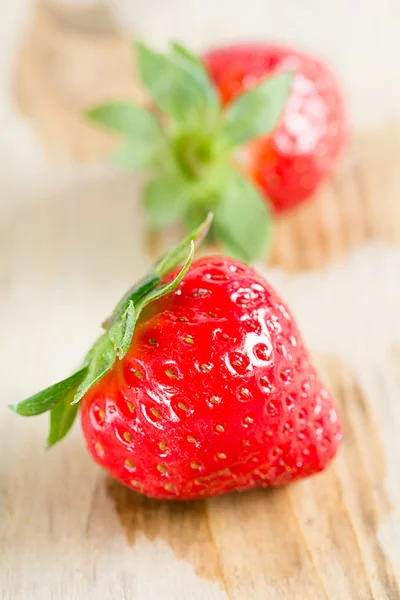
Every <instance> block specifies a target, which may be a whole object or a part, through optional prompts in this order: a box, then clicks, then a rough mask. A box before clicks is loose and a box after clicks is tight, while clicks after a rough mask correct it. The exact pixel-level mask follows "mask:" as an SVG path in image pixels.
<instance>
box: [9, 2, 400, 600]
mask: <svg viewBox="0 0 400 600" xmlns="http://www.w3.org/2000/svg"><path fill="white" fill-rule="evenodd" d="M38 6H39V10H38V11H37V12H36V13H35V14H34V15H33V21H32V27H31V30H30V32H29V33H28V36H27V38H26V40H25V42H24V44H23V47H22V50H21V54H20V60H19V63H18V65H17V71H16V89H17V90H18V98H19V105H20V107H22V109H23V110H24V112H25V113H26V114H28V115H29V116H30V118H31V120H32V125H33V126H34V127H35V128H36V130H37V132H38V136H39V138H40V139H42V140H44V143H45V144H46V146H47V148H48V159H47V160H48V169H49V171H52V172H53V176H54V171H55V172H56V175H55V176H56V177H57V162H56V161H55V157H56V156H59V155H60V154H64V155H68V156H69V157H70V158H72V159H73V160H74V161H76V163H77V164H76V167H75V168H71V173H70V176H69V178H68V180H67V181H65V178H62V177H61V176H60V178H59V180H58V182H59V183H58V185H57V186H56V189H55V191H53V192H51V193H48V194H47V195H42V196H41V197H33V192H32V202H31V203H30V204H29V206H26V205H25V206H20V207H16V208H15V209H14V210H13V211H10V212H9V214H8V215H7V216H5V215H2V216H1V221H0V324H1V331H2V342H3V343H2V345H1V346H2V347H1V350H0V353H1V365H2V377H3V387H2V392H3V393H2V401H1V404H0V457H1V459H0V599H1V600H81V599H82V600H83V599H84V600H155V599H157V600H159V599H161V600H203V599H204V600H320V599H321V600H327V599H329V600H367V599H368V600H369V599H375V600H397V599H400V577H399V576H400V509H399V507H400V459H399V457H400V436H399V431H400V411H399V395H400V319H399V318H398V307H399V305H400V281H399V272H400V247H399V245H398V243H399V241H400V216H399V192H400V176H399V173H400V169H399V168H398V165H399V161H400V142H399V136H398V133H396V132H398V131H399V127H398V126H396V125H394V126H393V127H391V128H390V129H389V128H385V129H383V130H382V131H379V132H375V133H374V134H360V135H359V136H357V137H356V139H355V142H354V145H353V148H352V151H351V154H350V157H349V159H348V162H347V163H346V165H344V167H343V171H342V174H341V175H340V176H339V177H338V178H337V179H336V180H335V182H334V183H333V184H332V185H330V186H329V187H328V188H326V189H325V190H323V191H322V192H321V194H320V195H319V197H318V198H317V199H315V201H314V202H311V203H309V204H307V205H305V206H304V207H302V208H301V209H299V211H295V212H294V213H292V214H291V215H289V216H286V217H285V218H283V219H282V220H281V221H279V223H278V224H277V227H276V230H275V241H274V251H273V255H272V264H273V265H274V266H279V267H280V269H279V270H276V269H271V268H268V270H267V271H266V272H267V276H268V277H269V278H270V279H271V280H272V281H273V283H274V284H275V285H276V286H277V287H278V289H279V290H280V291H281V293H282V294H283V295H284V297H285V298H286V299H287V300H288V301H289V303H290V305H291V306H292V308H293V311H294V313H295V315H296V317H297V318H298V321H299V324H300V327H301V328H302V329H303V331H304V335H305V339H306V342H307V343H308V345H309V347H310V349H311V351H312V352H313V354H314V357H315V361H316V363H317V366H318V368H319V370H320V371H321V374H322V376H323V378H324V379H325V381H326V384H327V387H328V388H329V389H330V391H331V393H332V395H333V396H334V398H335V400H336V402H337V404H338V408H339V410H340V413H341V415H342V419H343V421H344V425H345V435H344V443H343V446H342V449H341V451H340V453H339V456H338V457H337V458H336V460H335V461H334V462H333V464H332V466H331V467H330V468H329V469H328V470H327V471H326V472H325V473H323V474H321V475H318V476H316V477H313V478H310V479H308V480H306V481H303V482H300V483H298V484H295V485H291V486H288V487H286V488H283V489H279V490H273V491H269V490H260V491H255V492H251V493H242V494H238V493H237V494H231V495H228V496H224V497H220V498H213V499H210V500H204V501H199V502H193V503H176V502H171V503H168V502H156V501H153V500H148V499H146V498H144V497H142V496H140V495H138V494H136V493H134V492H132V491H130V490H128V489H125V488H123V487H122V486H120V485H119V484H118V483H117V482H115V481H113V480H111V479H110V478H108V477H107V476H106V475H104V473H103V472H101V471H100V470H99V469H98V468H97V467H96V466H95V465H94V464H93V463H92V462H91V460H90V458H89V456H88V454H87V452H86V450H85V448H84V443H83V440H82V436H81V435H80V431H79V426H76V427H75V430H74V432H73V434H72V435H71V437H70V438H69V439H67V440H66V441H65V442H63V443H62V444H60V446H59V447H56V448H55V449H54V450H52V451H51V452H47V453H45V452H43V451H42V448H43V444H44V440H45V436H46V428H47V419H46V417H39V418H37V419H33V420H29V419H25V420H24V419H21V418H17V417H16V416H15V415H13V414H12V413H11V412H10V411H9V410H7V408H6V405H7V404H8V403H9V402H16V401H17V400H19V399H21V398H23V397H24V396H26V395H28V394H29V393H33V392H34V391H36V390H37V389H40V388H41V387H43V386H45V385H46V384H50V383H51V382H52V381H54V380H57V379H59V378H61V377H62V376H63V375H65V373H66V372H68V371H69V369H70V368H73V367H74V366H75V364H76V360H77V358H79V356H80V355H82V354H83V353H84V351H85V349H86V347H87V346H88V344H89V343H90V342H91V341H92V339H93V338H94V337H95V336H96V335H97V332H98V324H99V323H101V321H102V319H103V317H104V315H106V314H108V312H109V308H110V306H112V304H113V302H114V300H115V297H118V296H119V295H120V293H121V292H123V291H124V289H125V288H126V287H127V286H128V285H129V284H130V283H131V281H132V280H133V279H134V278H136V277H138V276H139V275H141V274H142V273H143V272H144V270H145V268H146V264H147V263H148V260H149V258H148V255H147V252H146V246H145V239H144V235H143V222H142V221H141V219H140V217H139V216H138V211H137V207H136V209H135V201H134V200H133V199H134V198H137V197H138V183H137V182H136V181H135V180H134V179H133V178H131V177H130V176H127V175H117V174H110V173H109V172H107V171H106V170H101V169H99V170H98V172H96V173H95V174H93V173H92V174H91V175H90V176H87V177H86V178H85V177H82V169H83V168H84V167H82V165H81V164H78V162H79V161H83V160H84V159H87V158H88V157H91V158H93V157H101V156H103V155H104V152H105V151H106V149H107V148H108V147H109V145H110V144H112V143H113V142H112V140H110V139H108V138H106V137H103V136H102V135H100V134H98V133H94V132H93V131H92V130H91V129H90V128H88V127H87V125H85V124H84V123H82V121H81V118H80V116H79V115H80V110H81V108H82V106H84V105H86V104H87V103H88V102H90V101H91V100H97V99H99V98H100V97H104V96H105V95H106V93H109V94H110V95H114V93H115V91H116V90H117V91H118V90H119V92H120V93H121V95H125V94H127V95H131V96H136V94H137V91H136V90H135V89H134V88H133V87H132V85H133V84H132V80H131V77H130V55H129V43H128V41H127V40H126V39H125V38H123V37H122V36H121V34H120V33H118V32H117V31H116V30H115V29H114V28H112V27H111V26H110V24H109V21H108V17H107V14H106V13H104V11H103V12H102V10H98V12H97V13H96V14H97V15H98V16H97V17H96V18H94V16H93V14H94V13H91V16H90V14H89V18H88V17H87V16H86V17H84V16H82V15H83V13H79V14H80V17H79V19H80V23H81V25H80V29H79V28H77V27H76V23H77V21H76V15H77V14H78V13H77V12H76V11H74V9H70V11H69V12H68V11H66V9H63V12H58V13H57V12H54V10H51V9H49V8H47V9H45V8H44V7H45V3H41V4H39V5H38ZM48 6H50V4H48ZM85 14H86V13H85ZM71 15H72V16H71ZM72 17H73V18H72ZM79 19H78V20H79ZM96 19H97V20H96ZM50 47H51V48H52V50H51V51H49V48H50ZM82 57H85V59H87V62H85V61H83V60H82ZM119 59H120V60H119ZM96 65H97V67H96ZM116 65H118V67H116ZM96 68H97V71H96ZM99 71H101V72H102V77H101V78H99V77H97V76H96V73H99ZM112 73H113V74H114V78H113V77H112ZM88 77H89V79H88ZM90 77H92V78H90ZM96 81H97V82H98V81H100V84H99V85H100V87H96V85H95V82H96ZM104 82H107V84H109V85H107V86H106V87H104V85H103V84H104ZM106 88H107V89H106ZM74 169H75V170H74ZM26 186H27V189H29V180H28V181H27V182H26ZM115 198H118V206H117V207H116V205H115ZM270 266H271V265H270ZM317 267H318V269H319V270H315V268H317ZM311 268H312V269H314V270H310V269H311Z"/></svg>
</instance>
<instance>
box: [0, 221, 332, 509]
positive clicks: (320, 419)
mask: <svg viewBox="0 0 400 600" xmlns="http://www.w3.org/2000/svg"><path fill="white" fill-rule="evenodd" d="M210 224H211V216H209V217H208V218H207V219H206V221H205V222H204V223H203V224H202V225H201V226H200V227H199V228H197V230H195V231H194V232H193V233H192V234H191V235H189V236H188V237H187V238H186V239H185V240H183V242H181V243H180V244H179V245H178V246H177V247H176V248H175V249H174V250H172V251H171V252H169V253H167V254H166V255H165V256H164V257H163V258H162V259H161V260H160V261H159V262H158V263H157V265H156V266H155V267H154V269H153V271H152V272H151V273H150V274H149V275H147V276H145V277H143V278H142V279H141V281H139V282H138V283H137V284H136V285H134V286H133V287H132V288H131V289H130V290H129V291H128V292H127V294H125V296H124V297H123V298H122V299H121V301H120V302H119V303H118V305H117V307H116V308H115V310H114V311H113V313H112V314H111V316H110V317H109V318H108V319H107V320H106V321H105V323H104V324H103V333H102V334H101V336H100V337H99V338H98V340H97V341H96V342H95V344H94V345H93V347H92V348H91V349H90V351H89V352H88V353H87V355H86V357H85V360H84V361H83V363H82V367H81V368H80V369H79V370H78V371H77V372H75V373H74V374H72V375H70V376H69V377H68V378H66V379H64V380H63V381H61V382H59V383H56V384H55V385H53V386H51V387H49V388H47V389H45V390H44V391H42V392H39V393H38V394H35V395H34V396H32V397H30V398H28V399H27V400H24V401H22V402H20V403H19V404H16V405H13V406H11V408H12V409H13V410H14V411H15V412H16V413H18V414H19V415H22V416H34V415H39V414H41V413H44V412H47V411H49V412H50V432H49V436H48V446H53V445H54V444H55V443H57V442H59V441H60V440H61V439H63V438H64V437H65V435H66V434H67V433H68V431H69V430H70V428H71V426H72V424H73V422H74V420H75V418H76V416H77V413H78V410H79V407H80V409H81V410H80V415H81V424H82V430H83V433H84V436H85V439H86V443H87V447H88V450H89V452H90V453H91V455H92V456H93V458H94V460H95V461H96V462H97V463H99V464H100V465H101V466H102V467H103V468H104V469H106V470H107V471H108V472H109V473H111V474H112V475H113V476H114V477H116V478H117V479H118V480H120V481H121V482H122V483H124V484H125V485H127V486H129V487H130V488H132V489H134V490H136V491H138V492H141V493H143V494H146V495H148V496H152V497H155V498H166V499H181V500H189V499H196V498H200V497H205V496H213V495H217V494H223V493H226V492H230V491H233V490H249V489H252V488H257V487H269V486H277V485H282V484H286V483H288V482H290V481H292V480H296V479H299V478H303V477H306V476H308V475H311V474H313V473H317V472H318V471H321V470H322V469H324V468H325V466H326V465H327V464H328V462H329V461H330V460H331V459H332V457H333V456H334V455H335V453H336V451H337V448H338V446H339V444H340V440H341V437H342V428H341V424H340V420H339V418H338V415H337V412H336V410H335V407H334V405H333V402H332V399H331V397H330V395H329V393H328V392H327V390H326V389H325V387H324V386H323V384H322V383H321V381H320V379H319V377H318V375H317V373H316V371H315V369H314V367H313V366H312V364H311V362H310V358H309V356H308V353H307V351H306V349H305V346H304V343H303V340H302V338H301V335H300V333H299V331H298V328H297V326H296V323H295V322H294V320H293V317H292V316H291V314H290V311H289V309H288V307H287V306H286V305H285V304H284V303H283V302H282V300H281V299H280V297H279V296H278V294H277V293H276V292H275V291H274V290H273V288H272V287H271V286H270V285H269V284H268V283H267V282H266V281H265V280H264V279H263V278H262V277H261V276H260V275H258V274H257V273H256V271H255V270H254V269H252V268H251V267H248V266H246V265H245V264H242V263H241V262H239V261H237V260H235V259H232V258H225V257H222V256H211V257H206V258H200V259H196V260H194V250H195V244H198V243H199V242H200V241H201V240H202V239H203V238H204V236H205V235H206V234H207V231H208V228H209V226H210Z"/></svg>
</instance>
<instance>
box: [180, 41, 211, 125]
mask: <svg viewBox="0 0 400 600" xmlns="http://www.w3.org/2000/svg"><path fill="white" fill-rule="evenodd" d="M171 49H172V53H173V56H174V58H175V59H176V60H181V61H183V62H184V63H186V67H187V68H188V69H190V70H191V73H192V75H193V77H195V78H196V79H197V81H198V82H199V83H200V85H202V87H203V92H204V94H205V96H206V99H207V103H208V110H209V111H210V114H211V113H213V114H214V115H217V114H218V112H219V110H220V108H221V103H220V100H219V96H218V93H217V89H216V87H215V85H214V83H213V81H212V80H211V78H210V76H209V74H208V71H207V69H206V68H205V66H204V64H203V63H202V62H201V60H199V59H198V58H197V56H195V55H194V54H192V53H191V52H190V51H189V50H188V49H187V48H184V47H183V46H181V45H180V44H178V43H177V42H172V44H171Z"/></svg>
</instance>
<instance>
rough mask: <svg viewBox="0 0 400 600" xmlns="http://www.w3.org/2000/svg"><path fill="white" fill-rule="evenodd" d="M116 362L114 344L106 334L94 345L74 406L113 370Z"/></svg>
mask: <svg viewBox="0 0 400 600" xmlns="http://www.w3.org/2000/svg"><path fill="white" fill-rule="evenodd" d="M114 362H115V350H114V344H113V342H112V341H111V340H110V338H109V337H108V335H107V333H104V334H103V335H102V336H101V337H100V338H99V339H98V340H97V342H96V344H95V345H94V347H93V349H92V351H91V353H90V360H89V364H88V367H87V372H86V376H85V378H84V380H83V381H82V382H81V384H80V385H79V387H78V389H77V390H76V393H75V396H74V399H73V402H72V403H73V404H76V403H77V402H79V401H80V400H82V398H83V396H84V395H85V394H86V392H88V391H89V390H90V388H91V387H93V386H94V385H95V383H97V382H98V381H100V379H102V378H103V377H104V375H105V374H106V373H108V371H109V370H110V369H111V367H112V366H113V364H114Z"/></svg>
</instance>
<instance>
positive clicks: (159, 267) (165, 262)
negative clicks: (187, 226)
mask: <svg viewBox="0 0 400 600" xmlns="http://www.w3.org/2000/svg"><path fill="white" fill-rule="evenodd" d="M212 220H213V214H212V213H208V215H207V218H206V219H205V220H204V221H203V223H200V225H199V226H198V227H196V229H194V230H193V231H192V232H191V233H190V234H189V235H188V236H186V237H185V239H183V240H182V241H181V242H180V243H179V244H178V245H177V246H175V248H173V249H172V250H170V251H169V252H167V253H166V254H165V255H164V256H163V257H162V258H161V260H159V261H158V263H157V264H156V266H155V268H154V272H155V273H156V274H158V275H159V276H160V277H164V275H166V274H167V273H170V272H171V271H173V270H174V269H175V268H176V267H177V266H178V265H180V264H182V262H183V261H184V260H185V257H186V253H187V249H188V246H191V244H192V242H193V243H194V248H197V247H198V246H199V245H200V244H201V242H202V241H203V240H204V238H205V237H206V235H207V233H208V231H209V229H210V226H211V223H212Z"/></svg>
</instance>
